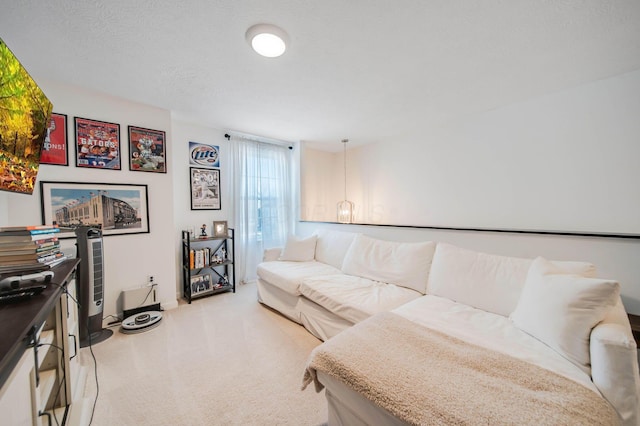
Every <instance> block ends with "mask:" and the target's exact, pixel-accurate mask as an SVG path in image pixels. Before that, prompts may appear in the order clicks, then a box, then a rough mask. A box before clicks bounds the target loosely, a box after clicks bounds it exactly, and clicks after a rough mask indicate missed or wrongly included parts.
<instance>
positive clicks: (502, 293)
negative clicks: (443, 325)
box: [427, 243, 596, 316]
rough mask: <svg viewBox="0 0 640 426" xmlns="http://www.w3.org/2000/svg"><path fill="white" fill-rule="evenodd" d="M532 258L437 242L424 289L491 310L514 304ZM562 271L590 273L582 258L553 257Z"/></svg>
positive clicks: (502, 312)
mask: <svg viewBox="0 0 640 426" xmlns="http://www.w3.org/2000/svg"><path fill="white" fill-rule="evenodd" d="M531 262H532V259H523V258H518V257H508V256H499V255H495V254H488V253H481V252H477V251H473V250H467V249H463V248H460V247H456V246H454V245H451V244H446V243H439V244H438V247H437V248H436V252H435V254H434V256H433V264H432V265H431V271H430V273H429V285H428V287H427V292H428V293H429V294H433V295H435V296H441V297H446V298H448V299H451V300H454V301H456V302H459V303H464V304H466V305H470V306H473V307H474V308H478V309H482V310H485V311H488V312H493V313H495V314H499V315H503V316H509V314H511V312H513V310H514V309H515V308H516V305H517V304H518V300H519V299H520V293H521V292H522V287H523V286H524V283H525V281H526V279H527V273H528V271H529V267H530V266H531ZM553 264H554V265H556V266H558V267H559V268H560V269H561V270H562V271H564V272H566V273H573V274H577V275H581V276H587V277H594V276H595V273H596V272H595V267H594V266H593V265H592V264H590V263H586V262H561V261H555V262H553Z"/></svg>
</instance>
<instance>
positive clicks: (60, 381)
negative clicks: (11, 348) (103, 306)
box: [0, 268, 93, 426]
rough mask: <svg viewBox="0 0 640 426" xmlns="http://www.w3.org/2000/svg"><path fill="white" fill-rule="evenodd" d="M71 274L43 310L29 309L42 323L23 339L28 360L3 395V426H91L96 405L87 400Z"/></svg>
mask: <svg viewBox="0 0 640 426" xmlns="http://www.w3.org/2000/svg"><path fill="white" fill-rule="evenodd" d="M66 271H67V272H68V273H67V274H65V278H64V279H63V280H62V279H61V281H60V282H58V283H52V284H50V286H56V287H55V291H53V290H52V291H51V292H50V293H49V295H48V297H49V299H47V301H46V302H43V303H42V306H35V307H34V306H33V305H34V304H35V303H37V301H33V303H31V304H30V305H27V304H25V305H24V308H25V309H33V310H34V311H35V312H37V313H38V318H41V319H37V318H36V319H35V320H34V321H33V322H31V323H30V328H29V330H30V331H29V332H28V333H27V335H26V338H25V339H22V341H24V342H28V346H27V347H26V349H25V348H24V347H23V346H22V343H20V342H18V343H16V348H19V349H18V350H21V351H22V355H21V357H20V360H19V361H18V363H17V364H16V365H15V366H14V367H13V369H12V370H11V373H10V375H9V376H8V378H7V379H6V380H5V382H4V385H3V386H2V388H1V389H0V423H1V424H10V425H29V426H36V425H87V424H88V423H89V417H90V410H91V407H92V402H93V401H90V400H86V399H84V398H83V393H84V386H85V383H86V379H87V373H86V367H84V366H83V365H82V364H81V363H80V359H79V358H80V357H79V356H78V350H79V341H78V321H77V318H78V315H77V306H76V304H75V302H74V299H75V279H74V273H75V272H74V271H75V268H72V269H69V268H67V270H66ZM56 278H57V277H56ZM60 278H62V277H60ZM27 303H29V302H27ZM12 309H20V306H19V305H15V306H13V307H12ZM15 312H17V311H15Z"/></svg>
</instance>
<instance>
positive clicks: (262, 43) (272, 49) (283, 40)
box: [245, 24, 289, 58]
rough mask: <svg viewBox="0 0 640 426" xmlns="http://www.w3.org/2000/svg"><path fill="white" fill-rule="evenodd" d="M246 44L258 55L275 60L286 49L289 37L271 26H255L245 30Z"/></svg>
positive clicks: (279, 29)
mask: <svg viewBox="0 0 640 426" xmlns="http://www.w3.org/2000/svg"><path fill="white" fill-rule="evenodd" d="M245 37H246V39H247V42H248V43H249V44H250V45H251V47H252V48H253V50H255V51H256V53H258V54H259V55H262V56H266V57H267V58H277V57H278V56H280V55H282V54H283V53H284V51H285V50H286V49H287V42H288V40H289V37H288V35H287V33H286V32H284V30H283V29H281V28H278V27H276V26H275V25H271V24H257V25H254V26H252V27H251V28H249V29H248V30H247V33H246V34H245Z"/></svg>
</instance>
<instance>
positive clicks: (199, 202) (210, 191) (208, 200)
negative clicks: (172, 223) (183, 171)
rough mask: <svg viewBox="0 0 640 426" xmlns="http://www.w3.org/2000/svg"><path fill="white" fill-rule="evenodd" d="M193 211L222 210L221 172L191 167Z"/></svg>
mask: <svg viewBox="0 0 640 426" xmlns="http://www.w3.org/2000/svg"><path fill="white" fill-rule="evenodd" d="M189 170H190V172H191V180H190V184H191V210H220V209H221V208H222V207H221V205H220V170H219V169H200V168H197V167H190V168H189Z"/></svg>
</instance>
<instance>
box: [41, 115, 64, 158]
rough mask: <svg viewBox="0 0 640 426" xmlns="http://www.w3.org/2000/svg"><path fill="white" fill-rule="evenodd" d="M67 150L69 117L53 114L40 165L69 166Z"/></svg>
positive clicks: (45, 137)
mask: <svg viewBox="0 0 640 426" xmlns="http://www.w3.org/2000/svg"><path fill="white" fill-rule="evenodd" d="M67 149H68V139H67V115H66V114H56V113H55V112H52V113H51V120H50V121H49V127H48V128H47V133H46V134H45V136H44V143H43V144H42V151H41V152H40V164H53V165H55V166H68V165H69V161H68V155H67Z"/></svg>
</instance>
